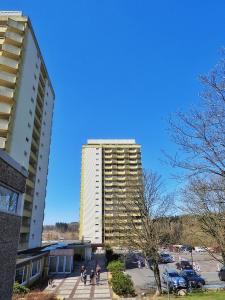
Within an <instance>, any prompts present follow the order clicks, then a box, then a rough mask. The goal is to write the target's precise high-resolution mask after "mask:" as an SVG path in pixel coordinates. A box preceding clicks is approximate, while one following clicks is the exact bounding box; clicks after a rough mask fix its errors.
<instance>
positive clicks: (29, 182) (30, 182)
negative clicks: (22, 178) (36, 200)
mask: <svg viewBox="0 0 225 300" xmlns="http://www.w3.org/2000/svg"><path fill="white" fill-rule="evenodd" d="M26 184H27V186H29V187H30V188H32V189H33V188H34V183H33V181H31V180H30V179H27V181H26Z"/></svg>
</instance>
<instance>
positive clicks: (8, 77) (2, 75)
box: [0, 71, 16, 84]
mask: <svg viewBox="0 0 225 300" xmlns="http://www.w3.org/2000/svg"><path fill="white" fill-rule="evenodd" d="M0 80H1V81H5V82H9V83H11V84H15V83H16V75H14V74H10V73H7V72H4V71H0Z"/></svg>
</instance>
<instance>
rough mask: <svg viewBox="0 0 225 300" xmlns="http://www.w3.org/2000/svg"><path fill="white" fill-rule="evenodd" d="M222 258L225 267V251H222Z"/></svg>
mask: <svg viewBox="0 0 225 300" xmlns="http://www.w3.org/2000/svg"><path fill="white" fill-rule="evenodd" d="M221 256H222V260H223V264H224V265H225V251H224V250H222V251H221Z"/></svg>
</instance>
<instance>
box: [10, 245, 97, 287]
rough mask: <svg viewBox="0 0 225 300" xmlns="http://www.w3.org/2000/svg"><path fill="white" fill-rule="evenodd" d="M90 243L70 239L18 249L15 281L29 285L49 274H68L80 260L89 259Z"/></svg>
mask: <svg viewBox="0 0 225 300" xmlns="http://www.w3.org/2000/svg"><path fill="white" fill-rule="evenodd" d="M91 254H92V248H91V243H90V242H87V241H73V242H72V241H70V242H63V243H57V244H53V245H48V246H44V247H40V248H35V249H29V250H25V251H19V252H18V255H17V262H16V276H15V281H17V282H19V283H20V284H22V285H26V286H31V285H32V284H33V283H34V282H36V281H37V280H38V279H41V278H42V279H43V278H46V277H48V276H49V275H56V274H70V273H72V272H73V271H75V270H76V268H79V262H80V261H81V260H84V261H88V260H90V259H91Z"/></svg>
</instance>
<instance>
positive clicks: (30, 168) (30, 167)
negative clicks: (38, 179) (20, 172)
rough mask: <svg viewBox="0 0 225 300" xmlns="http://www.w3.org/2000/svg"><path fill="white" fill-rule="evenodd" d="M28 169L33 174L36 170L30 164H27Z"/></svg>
mask: <svg viewBox="0 0 225 300" xmlns="http://www.w3.org/2000/svg"><path fill="white" fill-rule="evenodd" d="M28 171H29V172H31V173H32V174H33V175H35V174H36V170H35V169H34V168H33V167H32V166H31V165H29V169H28Z"/></svg>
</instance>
